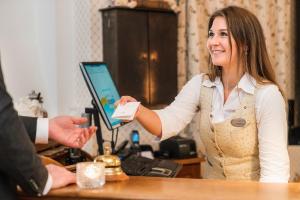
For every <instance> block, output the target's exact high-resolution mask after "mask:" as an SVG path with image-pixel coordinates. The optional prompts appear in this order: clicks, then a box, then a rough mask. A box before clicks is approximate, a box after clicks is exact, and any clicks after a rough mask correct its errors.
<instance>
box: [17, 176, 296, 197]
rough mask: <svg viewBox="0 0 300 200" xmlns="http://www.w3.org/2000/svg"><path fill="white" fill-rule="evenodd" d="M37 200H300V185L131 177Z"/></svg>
mask: <svg viewBox="0 0 300 200" xmlns="http://www.w3.org/2000/svg"><path fill="white" fill-rule="evenodd" d="M20 197H21V199H23V200H25V199H26V200H29V199H35V198H32V197H27V196H23V195H20ZM36 199H37V198H36ZM38 199H49V200H50V199H51V200H54V199H55V200H60V199H85V200H87V199H144V200H148V199H151V200H155V199H201V200H216V199H218V200H229V199H230V200H232V199H237V200H240V199H243V200H248V199H249V200H254V199H255V200H262V199H264V200H277V199H278V200H279V199H280V200H287V199H295V200H296V199H297V200H299V199H300V183H286V184H276V183H259V182H251V181H223V180H205V179H183V178H157V177H130V178H129V180H128V181H120V182H107V183H106V184H105V185H104V186H103V187H102V188H100V189H92V190H86V189H79V188H78V187H77V186H76V185H70V186H68V187H65V188H61V189H56V190H52V191H50V193H49V194H48V195H47V196H44V197H42V198H38Z"/></svg>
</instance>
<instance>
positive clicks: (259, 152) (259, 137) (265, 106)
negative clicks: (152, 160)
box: [120, 6, 290, 182]
mask: <svg viewBox="0 0 300 200" xmlns="http://www.w3.org/2000/svg"><path fill="white" fill-rule="evenodd" d="M264 38H265V37H264V34H263V31H262V27H261V25H260V23H259V21H258V19H257V18H256V16H255V15H253V14H252V13H251V12H249V11H248V10H246V9H243V8H240V7H236V6H229V7H225V8H223V9H221V10H218V11H216V12H215V13H213V14H212V16H211V17H210V19H209V22H208V39H207V48H208V51H209V54H210V64H209V69H210V70H209V73H208V74H199V75H197V76H195V77H193V78H192V79H191V80H190V81H189V82H188V83H187V84H186V85H185V86H184V87H183V89H182V90H181V91H180V93H179V94H178V96H177V97H176V98H175V101H173V103H171V104H170V105H169V106H168V107H166V108H164V109H162V110H156V111H152V110H149V109H147V108H146V107H144V106H142V105H140V106H139V109H138V111H137V113H136V116H135V119H137V120H138V121H139V122H140V123H141V124H142V125H143V126H144V128H146V129H147V130H148V131H149V132H150V133H152V134H154V135H156V136H157V137H159V138H160V139H161V140H164V139H167V138H169V137H171V136H174V135H176V134H177V133H178V132H179V131H181V130H182V129H183V128H184V127H185V126H186V125H187V124H188V123H189V122H190V121H191V120H192V118H193V117H194V115H195V114H196V113H197V112H198V111H199V110H200V138H201V141H202V142H203V144H204V148H205V151H206V152H205V154H206V164H205V170H204V178H209V179H226V180H229V179H233V180H256V181H258V180H259V181H262V182H288V179H289V173H290V172H289V157H288V152H287V120H286V111H285V101H284V97H283V93H282V92H281V90H280V88H279V86H278V84H277V82H276V79H275V75H274V70H273V68H272V65H271V63H270V60H269V56H268V53H267V50H266V44H265V40H264ZM130 101H136V100H135V99H134V98H133V97H129V96H123V97H122V98H121V100H120V103H122V104H123V103H126V102H130ZM199 108H200V109H199Z"/></svg>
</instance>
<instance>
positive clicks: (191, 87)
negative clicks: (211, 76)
mask: <svg viewBox="0 0 300 200" xmlns="http://www.w3.org/2000/svg"><path fill="white" fill-rule="evenodd" d="M203 75H204V74H200V75H196V76H194V77H193V78H192V79H191V80H190V81H189V82H188V83H187V84H186V85H185V86H184V87H183V88H182V90H181V91H180V93H179V94H178V95H177V97H176V98H175V100H174V102H172V103H171V104H170V105H169V106H167V107H166V108H164V109H162V110H156V111H155V112H156V113H157V114H158V116H159V118H160V120H161V123H162V137H161V140H164V139H167V138H169V137H172V136H174V135H176V134H178V132H180V131H181V130H182V129H183V128H184V127H185V126H186V125H187V124H188V123H189V122H190V121H191V120H192V118H193V117H194V115H195V114H196V111H197V106H198V105H199V101H200V92H201V87H200V85H201V84H203V85H205V86H207V87H215V89H214V92H213V98H212V122H213V123H215V122H222V121H224V120H225V119H227V118H228V117H229V116H230V115H231V114H232V113H233V112H234V111H235V110H236V109H237V108H239V106H240V103H241V99H242V98H243V97H244V95H245V94H246V93H248V94H253V95H254V91H255V89H256V101H255V110H256V121H257V129H258V142H259V144H258V148H259V160H260V167H261V175H260V181H261V182H288V180H289V176H290V162H289V156H288V151H287V118H286V117H287V115H286V108H285V102H284V99H283V97H282V95H281V93H280V91H279V90H278V87H277V86H276V85H273V84H268V85H264V86H262V87H259V88H255V85H256V81H255V79H254V78H253V77H252V76H250V75H249V74H248V73H246V74H244V76H243V77H242V78H241V80H240V81H239V83H238V84H237V86H236V87H235V88H234V89H233V90H232V91H231V93H230V95H229V96H228V98H227V100H226V102H225V104H224V103H223V102H224V89H223V84H222V82H221V80H220V78H219V77H217V78H216V79H215V81H213V82H211V81H210V80H205V81H203V83H202V78H203ZM199 137H200V136H199Z"/></svg>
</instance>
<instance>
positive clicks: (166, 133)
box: [119, 75, 202, 140]
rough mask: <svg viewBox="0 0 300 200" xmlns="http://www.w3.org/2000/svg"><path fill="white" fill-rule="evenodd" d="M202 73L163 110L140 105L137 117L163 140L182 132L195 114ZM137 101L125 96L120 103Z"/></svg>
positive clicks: (146, 127)
mask: <svg viewBox="0 0 300 200" xmlns="http://www.w3.org/2000/svg"><path fill="white" fill-rule="evenodd" d="M201 82H202V75H197V76H195V77H193V78H192V79H191V80H190V81H189V82H188V83H187V84H186V85H185V86H184V87H183V88H182V90H181V91H180V93H179V94H178V95H177V97H176V98H175V100H174V101H173V102H172V103H171V104H170V105H169V106H167V107H166V108H164V109H161V110H154V111H153V110H150V109H148V108H146V107H144V106H142V105H140V107H139V109H138V111H137V113H136V116H135V119H137V120H138V121H139V122H140V123H141V125H142V126H143V127H144V128H145V129H146V130H147V131H149V132H150V133H152V134H153V135H155V136H158V137H160V138H161V139H162V140H164V139H167V138H169V137H171V136H174V135H176V134H177V133H178V132H180V131H181V130H182V129H183V128H184V127H185V126H186V125H187V124H188V123H189V122H190V121H191V120H192V118H193V116H194V115H195V113H196V111H197V108H198V105H199V98H200V86H201ZM132 101H136V100H135V99H134V98H132V97H130V96H123V97H122V98H121V99H120V101H119V103H121V104H125V103H127V102H132Z"/></svg>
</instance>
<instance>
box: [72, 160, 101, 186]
mask: <svg viewBox="0 0 300 200" xmlns="http://www.w3.org/2000/svg"><path fill="white" fill-rule="evenodd" d="M104 170H105V165H104V163H100V162H97V163H95V162H81V163H77V164H76V183H77V185H78V186H79V187H80V188H99V187H102V186H103V185H104V184H105V173H104Z"/></svg>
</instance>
